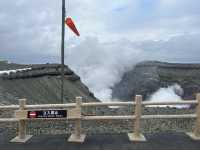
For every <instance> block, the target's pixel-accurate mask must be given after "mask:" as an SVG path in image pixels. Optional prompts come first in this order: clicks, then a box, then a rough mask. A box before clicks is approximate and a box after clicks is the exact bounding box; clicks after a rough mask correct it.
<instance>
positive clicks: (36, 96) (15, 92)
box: [0, 64, 98, 104]
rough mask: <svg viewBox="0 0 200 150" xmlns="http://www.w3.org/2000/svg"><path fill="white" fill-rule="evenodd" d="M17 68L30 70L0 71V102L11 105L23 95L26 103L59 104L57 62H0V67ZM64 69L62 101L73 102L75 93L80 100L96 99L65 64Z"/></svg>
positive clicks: (59, 79)
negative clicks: (31, 63)
mask: <svg viewBox="0 0 200 150" xmlns="http://www.w3.org/2000/svg"><path fill="white" fill-rule="evenodd" d="M21 68H30V69H27V70H22V71H17V72H12V73H10V74H7V73H4V74H0V103H12V104H15V103H18V101H17V100H18V99H19V98H27V100H28V103H29V104H36V103H60V93H61V92H60V88H61V86H60V84H61V77H60V74H61V73H60V70H61V66H60V65H58V64H40V65H17V64H0V70H10V69H21ZM64 71H65V80H64V96H65V102H73V101H74V99H75V97H77V96H81V97H83V101H98V100H97V99H96V98H95V97H94V95H93V93H91V92H90V91H89V89H88V88H87V87H86V86H85V85H84V84H83V83H82V82H81V80H80V77H79V76H78V75H76V74H75V73H74V72H73V71H72V70H71V69H70V68H69V67H68V66H65V69H64Z"/></svg>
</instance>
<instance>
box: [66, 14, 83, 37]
mask: <svg viewBox="0 0 200 150" xmlns="http://www.w3.org/2000/svg"><path fill="white" fill-rule="evenodd" d="M65 23H66V25H67V26H68V27H69V28H70V29H71V30H72V31H73V32H74V33H75V34H76V35H77V36H80V34H79V32H78V30H77V28H76V26H75V24H74V22H73V20H72V18H70V17H67V18H66V20H65Z"/></svg>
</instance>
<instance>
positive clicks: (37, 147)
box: [0, 133, 200, 150]
mask: <svg viewBox="0 0 200 150" xmlns="http://www.w3.org/2000/svg"><path fill="white" fill-rule="evenodd" d="M145 136H146V138H147V142H144V143H132V142H129V140H128V137H127V135H126V134H114V135H108V134H107V135H106V134H103V135H102V134H101V135H90V136H87V138H86V141H85V142H84V143H83V144H75V143H69V142H67V141H66V138H67V136H65V135H54V136H53V135H42V136H34V137H33V138H32V139H31V140H30V141H28V142H27V143H25V144H16V143H9V139H7V137H5V136H4V137H3V136H1V135H0V150H200V141H193V140H191V139H190V138H189V137H188V136H187V135H185V134H184V133H159V134H153V135H145Z"/></svg>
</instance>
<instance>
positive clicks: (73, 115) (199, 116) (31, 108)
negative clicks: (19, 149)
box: [0, 94, 200, 142]
mask: <svg viewBox="0 0 200 150" xmlns="http://www.w3.org/2000/svg"><path fill="white" fill-rule="evenodd" d="M188 104H189V105H194V104H195V105H196V104H197V107H196V108H197V111H196V113H195V114H179V115H177V114H175V115H172V114H171V115H142V106H150V105H151V106H155V105H188ZM98 106H131V107H133V108H134V114H132V115H118V116H108V115H107V116H89V115H87V114H86V115H83V114H82V113H81V112H82V111H81V110H82V108H83V107H98ZM55 109H56V110H55ZM57 109H59V110H57ZM0 110H15V118H0V122H18V124H19V126H18V136H17V137H16V138H14V139H13V140H11V141H12V142H26V141H27V140H28V139H30V138H31V135H26V124H27V123H28V121H29V120H73V121H74V122H75V126H74V133H73V134H72V135H71V136H70V138H69V140H68V141H70V142H84V139H85V136H86V135H85V134H82V132H81V130H82V128H81V121H83V120H86V121H87V120H133V133H128V136H129V139H130V140H131V141H145V140H146V139H145V137H144V135H143V134H142V133H141V129H140V127H141V120H142V119H175V118H182V119H184V118H195V119H196V123H195V128H194V130H193V132H191V133H187V134H188V135H189V136H190V137H191V138H193V139H195V140H200V94H197V96H196V100H186V101H177V102H176V101H173V102H167V101H166V102H150V101H144V102H143V101H142V96H141V95H136V97H135V98H134V100H133V101H129V102H91V103H82V98H81V97H77V98H76V103H68V104H41V105H26V99H20V100H19V105H1V106H0ZM58 111H61V112H64V115H63V114H61V115H60V116H59V114H54V113H58ZM52 112H53V114H51V113H52ZM31 113H32V114H31ZM37 113H42V115H44V114H45V115H46V114H47V115H46V116H42V117H39V118H37V117H36V115H37ZM48 113H49V114H48ZM65 113H66V114H65ZM31 115H32V116H31ZM49 116H50V117H49ZM52 116H53V117H52ZM57 117H58V118H57Z"/></svg>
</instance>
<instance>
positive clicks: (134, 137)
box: [128, 95, 146, 142]
mask: <svg viewBox="0 0 200 150" xmlns="http://www.w3.org/2000/svg"><path fill="white" fill-rule="evenodd" d="M135 102H136V105H135V114H134V115H135V121H134V126H133V133H128V137H129V140H130V141H135V142H144V141H146V138H145V137H144V135H143V134H142V133H141V132H140V124H141V115H142V96H141V95H136V97H135Z"/></svg>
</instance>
